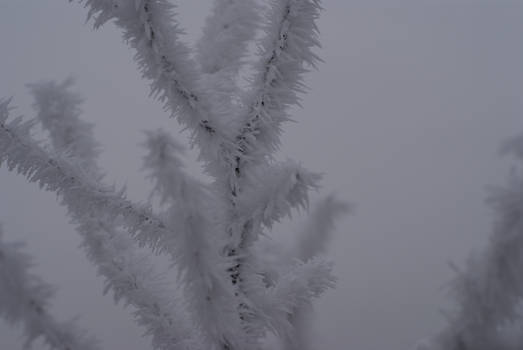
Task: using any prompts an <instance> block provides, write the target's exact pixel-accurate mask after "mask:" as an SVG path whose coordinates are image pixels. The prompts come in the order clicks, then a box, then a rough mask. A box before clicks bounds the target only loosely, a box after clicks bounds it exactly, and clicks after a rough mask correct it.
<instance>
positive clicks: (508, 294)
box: [433, 142, 523, 350]
mask: <svg viewBox="0 0 523 350" xmlns="http://www.w3.org/2000/svg"><path fill="white" fill-rule="evenodd" d="M520 144H521V143H520V142H509V143H507V144H506V146H505V151H508V152H511V153H513V154H515V155H516V156H517V157H520V160H523V159H521V149H520V147H519V146H520ZM488 202H489V204H490V205H491V206H492V208H493V209H494V212H495V216H496V219H495V222H494V228H493V232H492V234H491V236H490V241H489V245H488V247H487V248H486V250H485V251H484V252H483V253H482V254H480V255H477V256H473V257H472V258H471V259H469V262H468V265H467V268H466V269H465V270H463V271H460V270H459V269H457V271H458V275H457V277H456V279H455V281H454V284H453V291H454V293H455V296H456V301H457V305H458V309H457V310H456V312H455V313H454V314H453V315H452V316H451V318H450V320H449V323H450V324H449V326H448V327H447V328H446V329H445V330H444V331H443V332H441V333H440V334H439V335H438V336H437V337H435V339H434V340H433V344H434V346H436V348H437V346H440V347H441V348H443V349H459V350H462V349H463V350H472V349H474V350H482V349H485V350H487V349H507V347H506V346H505V345H504V344H505V340H504V330H505V329H507V328H510V327H511V325H512V324H517V323H518V322H519V323H520V322H521V314H520V312H519V305H520V303H521V300H522V299H523V277H522V274H521V270H522V269H523V173H522V170H521V169H514V171H513V172H512V173H511V176H510V178H509V182H508V184H507V185H506V186H505V187H500V188H494V189H493V191H492V193H491V195H490V197H489V198H488ZM520 346H521V344H520Z"/></svg>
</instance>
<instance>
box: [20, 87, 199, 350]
mask: <svg viewBox="0 0 523 350" xmlns="http://www.w3.org/2000/svg"><path fill="white" fill-rule="evenodd" d="M72 83H73V81H72V80H71V79H67V80H66V81H64V82H63V83H61V84H56V83H55V82H41V83H38V84H32V85H29V86H30V88H31V92H32V93H33V96H34V98H35V103H34V104H33V106H34V107H35V109H36V111H37V116H38V119H39V120H40V122H41V123H42V126H43V127H44V129H45V130H47V131H48V132H49V134H50V138H51V142H52V144H53V147H54V149H55V150H56V151H62V152H63V151H67V152H68V154H69V155H70V156H71V157H74V158H75V159H76V160H78V162H79V163H80V164H81V165H82V167H83V168H84V169H86V171H87V172H89V173H90V174H92V175H93V176H96V177H102V173H101V171H100V169H99V167H98V165H97V164H96V157H97V155H98V151H97V149H98V145H97V143H96V142H95V140H94V136H93V134H92V126H91V125H90V124H88V123H86V122H84V121H82V120H80V118H79V115H80V106H79V104H80V103H81V102H82V100H81V98H80V97H79V96H78V95H77V94H75V93H73V92H71V91H70V90H69V88H70V86H71V85H72ZM75 218H76V217H75V215H73V219H75ZM76 221H77V222H78V226H77V230H78V232H79V234H80V236H81V237H82V246H83V248H84V249H85V251H86V253H87V256H88V258H89V259H90V260H91V262H93V264H94V265H95V266H96V267H97V269H98V273H99V274H100V275H102V276H103V277H104V279H105V292H106V293H107V292H109V291H110V290H112V292H113V295H114V300H115V302H118V301H119V300H120V299H123V300H124V301H125V304H126V305H132V306H133V307H134V308H135V309H136V311H135V312H134V317H135V319H136V321H137V323H138V324H140V325H142V326H144V327H145V328H146V330H147V334H150V335H152V343H153V347H154V348H155V349H165V350H169V349H198V348H201V346H200V345H201V344H199V342H198V341H197V339H198V338H199V337H198V336H197V335H196V334H195V332H194V331H193V330H192V329H191V328H189V327H188V324H187V322H186V320H187V318H186V316H185V314H184V312H183V309H184V308H183V306H182V305H181V303H180V302H179V301H177V300H175V299H174V298H173V296H170V295H169V293H167V291H165V285H166V283H165V282H164V281H163V279H162V277H161V276H160V274H158V273H157V272H156V271H154V270H155V269H154V266H153V263H152V261H151V259H150V256H149V255H147V254H144V253H140V252H138V250H137V249H136V248H137V247H135V245H134V244H133V243H134V242H133V241H132V240H131V239H130V238H129V237H128V236H127V235H126V234H125V233H124V232H121V230H120V228H119V227H118V222H119V220H117V219H115V218H114V217H111V216H107V215H106V214H105V215H104V214H103V213H98V215H97V216H87V217H82V218H81V219H77V220H76Z"/></svg>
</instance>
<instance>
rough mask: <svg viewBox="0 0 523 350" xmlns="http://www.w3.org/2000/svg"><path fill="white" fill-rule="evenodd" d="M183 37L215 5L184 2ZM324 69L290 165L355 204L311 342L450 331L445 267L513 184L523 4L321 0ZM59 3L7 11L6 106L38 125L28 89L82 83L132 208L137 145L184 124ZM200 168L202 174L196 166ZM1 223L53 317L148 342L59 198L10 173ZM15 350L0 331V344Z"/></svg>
mask: <svg viewBox="0 0 523 350" xmlns="http://www.w3.org/2000/svg"><path fill="white" fill-rule="evenodd" d="M179 2H180V3H181V4H180V8H179V13H180V16H179V19H180V21H181V22H182V24H183V26H184V27H185V28H187V31H188V36H187V41H188V42H193V41H194V40H195V38H197V37H198V36H199V34H200V30H201V25H202V22H203V19H204V17H205V16H206V14H207V13H208V10H209V4H210V1H209V0H191V1H189V0H185V1H179ZM323 5H324V7H325V11H324V12H323V14H322V19H321V21H320V23H319V24H320V29H321V33H322V34H321V40H322V43H323V49H322V50H321V56H322V58H323V59H324V60H325V63H323V64H321V65H320V69H319V71H317V72H312V73H311V74H309V75H308V78H307V83H308V85H309V87H310V88H311V91H310V92H309V93H308V94H307V96H306V97H305V98H304V100H303V109H296V110H295V111H294V113H293V115H294V118H295V119H296V120H297V121H298V123H293V124H289V125H287V128H286V132H285V134H284V137H283V146H282V151H281V154H282V157H287V156H290V157H293V158H296V159H298V160H300V161H302V163H303V164H304V165H305V166H306V167H307V168H309V169H311V170H314V171H320V172H323V173H324V174H325V179H324V182H323V184H324V188H323V190H322V191H324V192H325V193H328V192H331V191H334V192H336V193H337V194H338V195H339V196H340V197H342V198H346V199H348V200H350V201H351V202H354V203H356V204H357V211H356V213H355V215H354V216H351V217H349V218H347V219H346V220H344V221H343V222H340V225H339V229H338V230H337V231H338V232H337V238H336V239H335V241H334V242H333V244H332V249H331V253H330V256H331V258H332V259H333V260H334V261H335V263H336V274H337V275H338V277H339V283H338V287H337V288H336V290H334V291H331V292H328V293H327V294H326V295H325V296H324V297H323V298H322V299H321V300H320V301H319V302H318V303H316V309H317V319H316V325H317V333H318V343H319V347H318V348H319V349H329V350H344V349H350V350H384V349H387V350H404V349H410V347H411V346H413V345H414V343H415V342H416V340H417V339H420V338H422V337H424V336H427V335H430V334H432V333H435V332H437V331H438V330H439V329H441V327H443V324H444V320H443V317H442V316H441V314H440V309H441V308H448V307H449V301H448V298H447V295H446V292H447V289H446V286H447V283H448V281H449V280H450V278H451V277H452V272H451V270H450V269H449V267H448V262H449V261H455V262H457V263H462V262H463V261H464V259H465V258H466V256H467V255H468V254H469V252H470V251H471V250H472V249H480V248H481V247H482V245H483V244H484V243H485V242H486V236H487V235H488V233H489V230H490V226H491V219H492V216H491V212H490V210H489V209H488V208H487V207H486V206H485V205H484V202H483V200H484V197H485V185H487V184H499V183H503V181H504V178H505V176H506V174H507V173H508V169H509V168H510V161H509V160H507V159H502V158H500V157H499V156H498V154H497V149H498V145H499V143H500V142H501V141H502V140H504V139H505V138H507V137H510V136H513V135H514V134H517V133H518V132H520V131H522V130H523V118H522V115H523V99H522V96H523V41H522V40H521V33H523V2H521V1H519V0H513V1H510V0H490V1H489V0H468V1H465V0H394V1H390V0H383V1H378V0H325V1H324V2H323ZM85 15H86V12H85V10H84V9H83V8H82V7H81V6H79V5H77V4H74V3H73V4H69V3H68V2H67V1H51V0H25V1H17V0H0V43H1V47H2V49H1V53H0V96H6V97H7V96H13V97H14V100H13V104H14V105H17V106H18V107H19V108H18V109H17V111H18V112H19V113H21V114H25V115H27V116H33V112H32V109H31V107H30V104H31V99H30V97H29V96H28V94H27V89H26V88H25V87H24V84H26V83H30V82H34V81H38V80H42V79H46V80H47V79H58V80H62V79H64V78H66V77H67V76H69V75H71V74H72V75H74V76H75V77H76V78H77V85H76V90H77V91H79V92H80V93H81V94H82V95H83V96H84V97H85V98H86V102H85V104H84V117H85V119H86V120H89V121H91V122H93V123H95V124H96V128H95V134H96V137H97V139H98V140H99V142H100V143H101V144H102V145H103V147H104V154H103V155H102V159H101V162H102V164H103V165H104V167H105V169H106V170H107V172H108V180H110V181H114V182H115V183H117V184H127V185H128V189H129V195H130V197H131V198H133V199H136V200H141V199H143V198H145V196H146V195H147V193H148V190H149V189H150V186H149V184H148V183H147V182H145V181H144V180H143V176H144V174H143V172H141V171H140V170H139V169H140V167H141V157H142V155H143V154H144V153H143V151H142V149H141V148H139V147H138V146H137V145H138V144H139V143H140V142H142V141H143V135H142V132H141V131H142V130H144V129H154V128H158V127H164V128H166V129H170V130H172V131H173V133H174V134H175V135H177V137H178V138H180V139H181V140H184V137H185V136H184V135H183V134H179V128H178V126H177V125H176V123H175V121H174V120H172V119H171V120H170V119H168V118H167V115H166V113H165V112H163V111H162V109H161V108H160V106H159V104H158V103H156V102H155V101H152V100H151V99H150V98H148V97H147V94H148V86H147V83H146V82H144V81H143V80H141V79H140V76H139V73H138V72H137V70H136V65H135V64H134V62H133V61H132V55H133V53H132V51H130V50H129V49H128V48H127V47H126V46H125V44H124V43H122V40H121V39H120V33H119V32H118V31H117V30H116V29H115V28H114V26H113V25H112V24H109V25H106V26H105V27H103V28H102V29H100V30H99V31H96V32H95V31H93V30H92V29H91V26H90V25H89V24H85ZM193 169H194V170H195V171H196V170H197V168H196V167H193ZM0 221H2V222H3V223H4V226H5V230H6V233H7V234H6V236H7V238H8V239H22V240H25V241H27V242H28V246H27V249H28V251H30V252H31V254H33V255H34V257H35V261H36V262H37V264H38V267H37V268H36V271H37V272H38V273H39V274H40V275H42V276H44V277H45V278H46V280H48V281H50V282H52V283H53V284H55V285H57V286H58V288H59V289H58V292H57V298H56V300H55V304H54V307H53V310H54V311H55V312H56V314H57V315H59V317H61V318H66V317H69V316H72V315H75V314H79V315H81V319H80V322H81V324H82V325H84V326H86V328H88V329H90V330H91V331H92V332H93V333H94V334H95V335H97V336H98V337H99V338H100V339H102V340H103V344H104V348H105V349H129V350H135V349H136V350H138V349H149V348H150V347H149V340H148V339H142V338H141V337H140V334H141V330H140V329H138V328H137V327H136V326H135V325H134V324H133V323H132V322H130V321H129V317H128V315H127V312H128V310H123V311H122V308H121V307H120V306H113V304H112V301H111V299H110V298H109V297H102V296H101V291H102V282H101V280H100V279H99V278H96V276H95V271H94V268H93V267H91V266H90V265H89V264H88V263H86V260H85V258H84V256H83V252H82V251H80V250H79V249H77V246H78V244H79V238H78V237H77V235H76V234H75V233H74V229H73V227H72V226H71V225H70V224H68V221H69V219H68V218H67V217H66V216H65V210H64V209H63V208H61V207H60V206H58V205H57V204H56V198H55V196H54V195H53V194H49V193H43V192H40V191H39V190H38V188H37V186H35V185H34V184H26V181H25V180H24V179H22V178H21V177H19V176H16V175H14V174H10V173H8V172H7V171H6V169H4V168H2V169H0ZM21 348H22V340H21V338H20V332H19V331H17V330H13V329H12V328H10V327H8V326H7V325H6V324H4V323H1V322H0V349H2V350H4V349H6V350H11V349H12V350H18V349H21Z"/></svg>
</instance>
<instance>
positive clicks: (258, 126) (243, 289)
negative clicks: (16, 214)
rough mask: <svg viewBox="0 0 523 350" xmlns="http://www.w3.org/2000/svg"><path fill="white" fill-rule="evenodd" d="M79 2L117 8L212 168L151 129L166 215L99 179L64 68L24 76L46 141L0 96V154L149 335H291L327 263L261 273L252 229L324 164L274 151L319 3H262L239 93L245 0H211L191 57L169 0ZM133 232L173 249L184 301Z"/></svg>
mask: <svg viewBox="0 0 523 350" xmlns="http://www.w3.org/2000/svg"><path fill="white" fill-rule="evenodd" d="M80 2H82V3H83V4H85V6H86V8H87V9H88V18H90V19H92V20H93V22H94V26H95V28H97V27H99V26H101V25H102V24H104V23H106V22H107V21H111V20H114V22H115V24H116V25H117V26H118V27H119V28H120V29H122V30H123V37H124V39H125V41H126V42H127V43H128V44H129V45H130V47H131V48H133V49H134V50H135V52H136V54H135V59H136V61H137V62H138V65H139V67H140V70H141V72H142V75H143V77H144V78H146V79H147V80H148V81H150V83H151V94H152V95H154V96H155V97H157V98H158V99H159V100H160V101H161V102H162V103H164V106H165V108H166V109H167V110H168V111H170V112H171V115H173V116H176V117H177V119H178V121H179V122H180V123H181V125H182V126H183V127H185V128H186V129H188V130H189V131H190V133H191V137H192V144H193V145H196V146H197V147H198V149H199V152H200V153H199V160H201V161H203V163H204V169H205V171H206V173H207V175H210V177H211V181H210V182H209V183H205V182H203V181H199V180H195V179H194V178H193V177H191V176H189V174H188V173H187V172H186V171H185V170H184V168H183V162H182V160H181V156H180V155H181V152H182V148H181V147H180V145H178V144H177V143H176V142H175V141H174V140H172V139H171V138H170V136H169V135H168V134H167V133H165V132H163V131H156V132H149V133H148V135H147V137H148V140H147V142H146V146H147V148H148V154H147V156H146V158H145V167H146V168H147V169H148V170H149V175H150V178H151V179H152V180H153V182H154V189H153V197H154V196H156V197H157V198H159V199H160V203H161V211H162V212H161V214H160V215H156V214H154V213H153V212H152V210H151V208H150V206H147V205H141V204H135V203H133V202H131V201H129V200H128V199H126V197H125V194H124V191H123V190H122V191H116V190H115V189H114V187H108V186H105V185H103V183H102V181H101V180H102V178H103V176H102V171H101V170H100V169H99V168H98V165H97V164H96V155H97V149H96V147H95V145H96V143H95V142H94V139H93V137H92V133H91V129H90V125H88V124H86V123H84V122H82V121H81V120H80V119H79V118H78V115H79V108H78V105H79V102H80V99H79V98H78V97H77V96H76V95H74V94H70V93H69V92H68V91H67V88H68V87H69V86H70V83H71V82H70V81H66V82H64V83H62V84H52V83H51V84H36V85H33V86H32V89H33V92H34V94H35V96H36V98H37V103H36V105H37V107H38V112H39V118H40V120H41V121H42V125H43V126H44V129H46V130H47V131H49V134H50V136H51V143H52V145H53V147H54V150H49V149H48V148H45V147H43V146H42V145H41V144H40V143H39V142H37V141H35V140H34V138H33V137H32V136H31V126H32V125H33V124H34V121H29V122H23V121H22V119H20V118H17V119H14V120H11V119H9V120H8V117H9V112H10V109H9V106H8V103H7V102H2V103H0V164H6V165H7V167H8V168H9V169H10V170H12V171H16V172H18V173H20V174H22V175H24V176H25V177H26V178H27V179H28V180H29V182H35V183H38V184H39V185H40V187H42V188H45V189H47V190H50V191H52V192H54V193H56V194H57V195H58V196H59V198H60V200H61V202H62V204H63V205H64V206H65V207H66V208H67V209H68V212H69V214H70V215H71V217H72V218H73V220H74V221H75V223H76V224H77V225H78V230H79V232H80V234H81V236H82V238H83V247H84V248H85V250H86V251H87V254H88V257H89V258H90V260H91V261H92V262H93V263H94V264H95V265H96V266H97V268H98V271H99V273H100V274H101V275H102V276H103V277H104V279H105V283H106V292H111V293H112V294H113V295H114V298H115V300H116V301H118V300H123V301H124V303H125V304H128V305H132V306H133V307H134V308H135V312H134V315H135V320H136V321H137V322H138V323H139V324H142V325H143V326H144V327H145V328H146V330H147V332H148V333H150V334H152V340H153V347H155V348H157V349H162V350H164V349H165V350H167V349H187V350H189V349H213V350H240V349H241V350H249V349H252V350H256V349H260V347H261V345H262V343H263V340H264V337H265V336H266V333H267V331H271V332H273V333H275V334H277V335H280V336H282V337H286V338H288V339H289V338H290V337H291V334H292V327H291V324H292V319H293V316H294V315H295V314H296V312H297V311H299V310H301V309H303V308H305V307H306V305H309V304H310V302H311V301H312V299H314V298H316V297H317V296H319V295H320V294H321V293H322V292H323V291H324V290H325V289H327V288H330V287H332V286H333V283H334V279H333V277H332V275H331V267H330V265H329V264H327V263H324V262H322V261H320V260H318V259H313V260H308V261H307V262H297V263H294V262H293V263H292V264H291V263H287V264H283V265H282V266H281V269H280V271H278V273H273V274H272V275H271V276H269V274H270V273H269V272H271V269H274V266H266V265H264V264H263V263H264V262H265V260H264V259H263V258H262V257H261V256H259V255H257V253H258V250H257V249H256V245H255V243H256V241H257V240H258V238H259V237H260V234H262V233H263V234H268V233H269V231H270V230H272V229H273V224H274V223H275V222H277V221H279V220H280V219H282V218H283V217H285V216H290V213H291V212H292V211H293V210H296V209H298V210H299V209H302V208H307V207H308V192H309V191H310V189H312V188H315V187H316V186H317V181H318V179H319V176H318V175H316V174H314V173H311V172H308V171H306V170H305V169H304V168H302V167H301V166H300V165H298V164H297V163H295V162H292V161H288V162H284V163H277V162H276V161H275V160H273V159H271V157H270V156H271V155H272V153H273V152H274V151H275V150H276V148H277V147H278V144H279V136H280V135H279V131H280V128H281V125H282V124H283V122H284V121H286V120H288V119H289V116H288V111H287V109H288V107H289V106H291V105H293V104H297V103H298V102H299V101H298V93H299V92H301V91H303V90H304V84H303V80H302V79H303V74H302V73H304V72H305V71H307V70H308V69H309V66H314V64H315V62H316V60H317V56H315V54H314V53H313V52H312V48H313V47H314V46H318V45H317V44H318V42H317V29H316V27H315V23H314V21H315V20H316V19H317V17H318V13H319V9H320V7H319V2H318V1H317V0H284V1H280V2H278V1H273V2H271V12H270V14H269V15H268V17H267V22H268V23H267V25H266V26H265V27H264V35H265V38H264V41H263V43H262V44H261V47H260V52H259V54H260V55H261V57H260V60H259V62H258V64H257V65H256V66H255V67H254V71H255V76H254V78H253V80H252V81H251V86H250V91H249V92H248V93H244V92H242V91H240V87H239V84H237V83H238V79H239V77H238V73H239V70H240V69H241V67H242V66H243V64H244V60H245V58H246V57H247V56H246V55H247V53H248V46H249V44H250V42H251V40H253V39H254V37H255V34H256V31H257V28H258V21H259V18H258V11H259V9H258V8H257V7H256V6H253V5H254V4H256V1H255V0H245V1H238V0H229V1H224V0H216V2H215V6H214V9H213V13H212V14H211V16H210V17H208V19H207V22H206V25H205V28H204V35H203V38H202V40H201V41H200V43H199V44H198V45H197V46H198V52H197V53H196V61H198V63H199V65H198V63H197V62H196V61H194V60H193V58H192V57H191V53H190V52H189V50H188V48H187V46H185V45H184V44H182V43H181V41H180V37H181V34H182V30H181V29H180V28H179V25H178V24H177V23H176V21H175V17H174V16H173V15H174V8H173V6H172V5H171V4H170V2H169V1H168V0H134V1H122V0H82V1H80ZM66 115H67V116H66ZM65 116H66V117H67V118H65V119H60V118H62V117H65ZM320 226H321V225H320ZM327 226H328V225H327V224H325V228H326V229H327V230H328V228H327ZM124 231H127V232H124ZM134 244H138V245H141V246H148V247H150V248H152V250H153V251H154V252H157V253H168V254H169V256H170V258H171V261H172V263H173V266H174V267H176V269H177V270H178V273H179V282H180V284H181V285H182V286H183V292H184V293H183V301H181V300H179V299H178V298H177V297H176V296H175V295H170V294H168V293H166V291H165V290H164V288H163V287H162V285H163V284H164V282H163V279H162V278H161V276H159V274H158V273H156V272H155V271H154V269H153V264H152V263H151V262H150V261H149V256H148V255H144V254H142V252H141V251H139V250H137V249H136V247H135V246H134ZM289 266H291V267H289ZM182 302H183V304H181V303H182Z"/></svg>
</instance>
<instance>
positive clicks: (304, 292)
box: [252, 259, 336, 338]
mask: <svg viewBox="0 0 523 350" xmlns="http://www.w3.org/2000/svg"><path fill="white" fill-rule="evenodd" d="M335 281H336V279H335V278H334V277H333V276H332V265H331V264H330V263H327V262H325V261H323V260H321V259H311V260H309V261H307V262H301V261H297V262H296V263H295V264H294V265H293V266H291V267H290V268H289V269H288V270H287V271H286V272H285V273H283V274H281V276H279V277H278V280H277V281H276V283H275V284H274V285H273V286H270V287H269V288H267V289H266V290H265V291H261V292H260V291H258V292H256V291H252V293H254V294H255V295H256V298H257V300H258V302H259V303H260V305H259V306H260V307H262V310H263V311H264V316H265V317H266V319H267V320H269V322H270V326H271V327H272V328H273V331H274V332H275V333H276V334H279V335H280V336H281V337H283V338H288V337H291V338H292V335H293V332H294V331H293V325H292V324H291V323H290V319H289V317H290V316H292V315H293V314H294V312H295V310H297V309H300V308H302V307H306V306H307V305H310V303H311V302H312V300H313V299H314V298H318V297H319V296H320V295H321V294H322V293H323V292H325V291H326V290H327V289H329V288H332V287H334V284H335ZM259 293H261V294H259ZM263 302H265V303H267V304H263Z"/></svg>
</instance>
